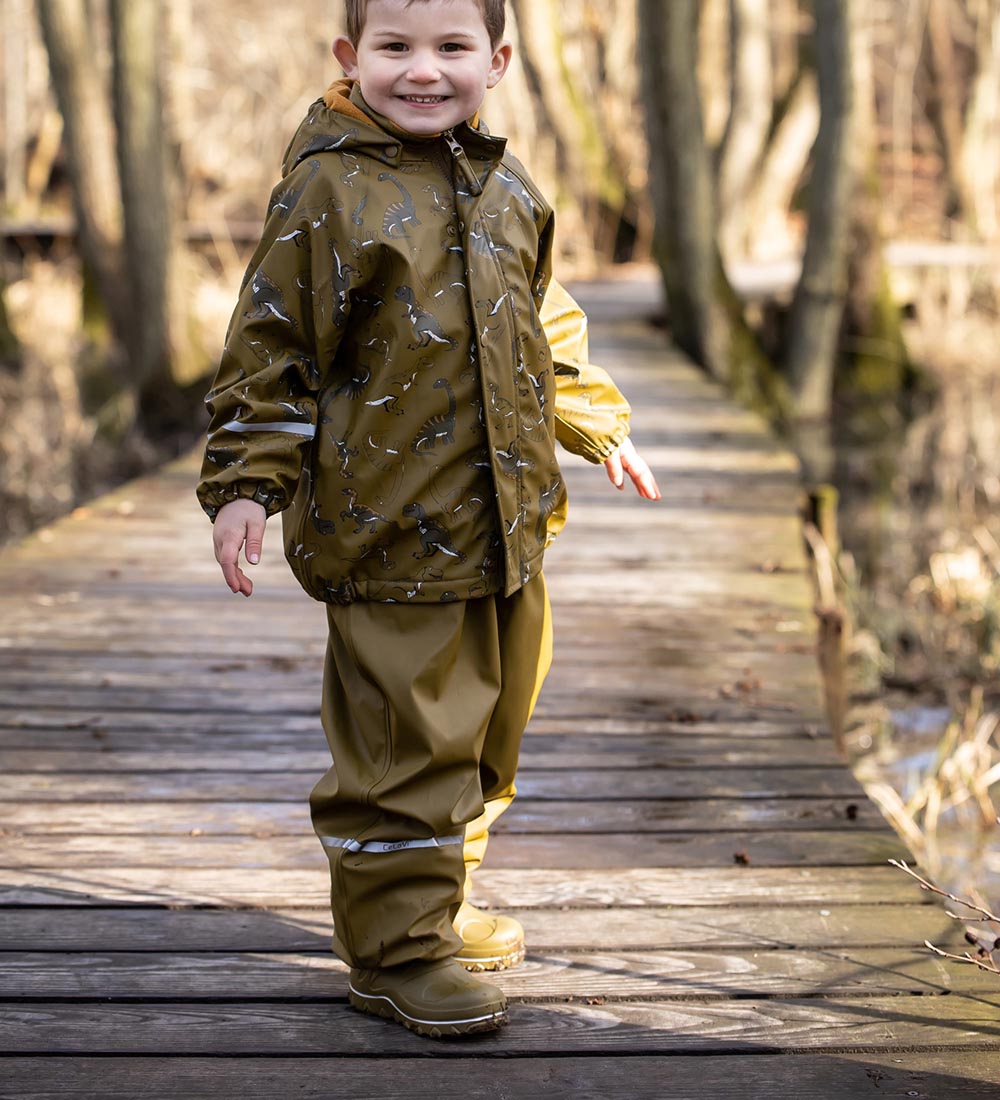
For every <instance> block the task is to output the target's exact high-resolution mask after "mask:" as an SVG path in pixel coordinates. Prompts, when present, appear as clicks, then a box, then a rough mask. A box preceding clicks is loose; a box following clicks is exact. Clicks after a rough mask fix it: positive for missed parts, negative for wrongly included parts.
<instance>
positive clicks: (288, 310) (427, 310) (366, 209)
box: [202, 93, 607, 603]
mask: <svg viewBox="0 0 1000 1100" xmlns="http://www.w3.org/2000/svg"><path fill="white" fill-rule="evenodd" d="M336 94H337V95H339V94H340V93H336ZM359 111H360V112H361V113H360V114H359ZM363 112H364V106H363V104H361V103H360V102H357V103H353V102H352V105H351V106H350V108H346V107H345V108H344V109H343V110H342V111H341V110H340V108H333V107H331V106H329V105H328V104H325V103H322V102H317V104H315V105H313V107H312V108H311V109H310V112H309V116H308V118H307V120H306V123H305V124H304V127H303V128H302V129H301V130H300V132H299V134H298V135H297V136H296V137H295V138H294V139H293V141H292V143H291V145H290V146H289V151H288V153H287V155H286V158H285V166H284V171H285V177H284V181H283V183H281V184H279V186H278V187H276V188H275V190H274V192H273V193H272V202H271V206H270V210H271V211H272V212H273V216H272V217H271V218H269V219H268V222H267V224H266V225H265V229H264V239H263V240H262V241H261V244H260V245H259V246H258V249H257V251H256V252H255V254H254V258H253V260H252V261H251V264H250V266H249V268H248V274H247V276H246V279H245V281H244V283H243V285H242V287H241V297H240V303H239V305H238V307H237V311H236V313H235V314H234V318H233V323H232V325H231V329H230V333H229V335H228V336H227V346H226V350H225V353H224V357H223V365H222V366H221V367H220V375H219V378H218V380H217V383H216V385H215V386H214V387H213V392H212V394H211V398H210V400H211V411H212V415H213V432H212V440H211V442H210V445H209V449H208V451H207V453H206V458H205V463H206V466H205V470H206V472H205V477H204V479H203V484H204V489H203V496H202V499H203V504H204V505H205V506H206V510H211V509H212V508H215V509H216V510H217V509H218V507H220V506H221V505H222V504H223V503H225V502H226V501H227V500H230V499H234V498H235V497H237V496H245V495H247V493H248V491H249V492H253V493H255V494H257V496H256V499H258V500H260V501H261V502H262V503H264V504H265V507H266V508H267V510H268V513H269V514H270V515H273V514H274V513H276V512H279V511H280V512H283V515H282V522H283V525H284V528H285V538H284V540H283V541H284V545H285V547H286V555H287V557H288V558H289V561H290V562H291V564H292V568H293V570H294V571H295V574H296V576H297V577H298V579H299V580H300V582H301V583H302V584H303V586H304V587H305V588H306V589H307V591H308V592H309V593H310V594H311V595H313V596H314V597H315V598H317V599H321V600H327V601H330V602H338V603H341V602H349V601H351V600H354V599H362V600H395V601H406V602H432V601H437V600H443V601H449V600H453V599H470V598H472V597H475V596H485V595H488V594H490V593H494V592H497V591H505V590H506V591H513V590H515V589H516V588H517V587H518V585H519V584H520V583H521V582H522V581H523V579H524V578H525V577H526V576H528V575H530V574H533V573H534V572H537V571H538V570H539V569H540V567H541V548H542V547H541V544H542V540H543V539H545V540H546V541H548V539H550V538H551V537H552V534H554V532H555V531H556V530H557V529H558V522H557V521H558V520H559V519H561V511H560V509H561V507H562V503H563V501H564V500H565V492H564V489H563V486H562V483H561V480H560V479H559V470H558V465H557V463H556V460H555V455H554V449H553V434H554V431H555V429H556V427H557V425H562V424H564V423H567V422H564V421H563V420H562V419H560V420H559V421H558V422H557V421H555V418H554V412H555V404H556V393H557V383H558V387H559V393H563V392H568V390H569V387H568V386H567V385H566V380H565V379H564V378H563V377H561V376H560V375H562V374H565V373H566V370H565V369H564V360H562V359H558V360H553V358H552V356H551V355H550V354H549V350H548V347H547V344H546V339H545V334H544V333H543V331H542V326H541V323H540V320H539V311H540V310H541V309H542V306H543V295H544V293H545V289H546V286H547V283H548V280H549V277H550V265H549V252H550V247H551V244H550V242H551V218H550V214H551V212H550V208H549V207H548V206H547V205H546V203H545V201H544V199H542V198H541V196H540V195H538V194H537V192H536V191H535V190H534V186H533V184H531V182H530V180H529V179H528V177H527V176H526V175H525V174H524V172H523V169H522V168H521V167H520V166H519V165H518V164H517V162H516V161H515V160H514V159H513V158H512V157H509V156H508V155H507V154H506V153H505V152H504V150H503V143H502V141H501V140H499V139H492V138H491V137H489V135H488V134H487V133H486V132H485V130H483V129H479V128H474V127H470V126H468V125H467V124H465V123H462V124H460V126H459V127H456V129H455V131H454V139H455V141H456V144H461V146H462V148H463V149H464V150H465V154H464V155H465V158H466V159H465V161H464V162H463V161H462V160H460V159H457V158H458V157H459V155H460V153H461V150H460V151H459V153H455V154H454V155H453V152H454V151H453V150H450V149H449V147H448V140H446V139H444V138H442V139H436V138H432V139H429V140H422V141H419V142H411V141H407V140H400V138H399V136H398V135H390V134H387V133H385V132H384V131H381V130H380V129H378V127H377V126H376V125H375V124H374V123H372V124H371V125H368V124H367V123H366V121H365V120H364V117H363ZM585 359H586V353H585V352H583V353H582V354H581V355H579V356H577V357H576V359H571V360H569V362H570V365H572V363H573V362H576V361H579V362H585ZM556 364H558V372H559V373H558V374H557V366H556ZM582 388H583V390H584V391H585V389H586V388H585V387H582ZM584 400H585V399H584V397H583V395H582V394H577V393H576V391H575V390H574V391H573V402H574V403H575V404H574V408H579V407H581V406H582V405H583V402H584ZM563 416H565V409H564V408H560V418H562V417H563ZM600 416H601V410H600V409H599V408H597V409H594V410H587V424H589V423H590V422H591V419H592V418H598V417H600ZM244 422H245V423H246V424H248V425H250V424H252V423H254V422H256V423H257V424H258V425H261V426H268V427H270V426H274V427H275V429H276V430H274V431H254V430H252V429H251V428H248V429H247V430H245V431H244V430H243V429H242V428H241V427H240V425H241V423H244ZM606 422H607V421H606V419H605V423H606ZM568 423H569V424H570V430H576V431H579V430H580V429H579V428H578V422H576V421H570V422H568ZM223 429H224V430H223ZM589 430H590V429H589V428H585V429H584V431H589ZM591 438H592V436H591V435H588V436H586V439H587V440H589V439H591ZM604 445H605V444H604V442H603V440H599V441H598V442H597V443H596V444H595V445H594V446H595V447H598V446H600V447H603V446H604ZM587 457H591V456H590V455H589V454H588V455H587ZM249 483H253V489H252V490H248V487H247V486H248V484H249Z"/></svg>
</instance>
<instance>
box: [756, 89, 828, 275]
mask: <svg viewBox="0 0 1000 1100" xmlns="http://www.w3.org/2000/svg"><path fill="white" fill-rule="evenodd" d="M818 130H819V95H818V92H817V89H816V74H815V73H814V72H813V71H812V70H811V69H804V70H803V71H802V72H801V74H800V76H799V79H798V82H797V83H796V84H795V87H794V88H793V90H792V92H791V96H790V99H789V103H788V106H787V108H786V110H785V113H784V114H783V115H782V116H781V120H780V121H779V122H778V125H777V128H776V129H775V131H774V136H773V137H772V138H771V142H770V144H769V145H768V147H767V151H766V152H765V154H764V159H763V162H762V163H761V166H760V170H759V171H758V172H757V173H756V175H755V178H754V180H753V185H752V187H751V189H750V193H749V194H748V196H747V199H746V215H745V218H746V233H747V236H746V251H747V254H748V255H749V256H764V255H765V254H767V253H768V252H770V254H771V255H774V254H775V253H776V252H777V253H778V254H784V253H785V252H786V251H787V250H788V248H787V246H788V245H789V244H790V243H791V242H790V241H789V239H788V234H789V227H788V222H789V212H790V210H791V207H792V201H793V199H794V197H795V191H796V189H797V188H798V186H799V183H800V182H801V180H802V177H803V175H804V174H805V171H806V167H807V166H808V164H809V154H810V153H811V152H812V148H813V145H814V144H815V142H816V134H817V131H818ZM775 246H777V247H775Z"/></svg>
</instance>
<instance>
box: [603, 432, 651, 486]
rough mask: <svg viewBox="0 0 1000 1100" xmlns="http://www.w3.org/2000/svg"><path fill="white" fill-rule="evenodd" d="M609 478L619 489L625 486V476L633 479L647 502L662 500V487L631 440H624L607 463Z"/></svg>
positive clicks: (633, 482)
mask: <svg viewBox="0 0 1000 1100" xmlns="http://www.w3.org/2000/svg"><path fill="white" fill-rule="evenodd" d="M605 466H606V467H607V471H608V477H610V478H611V480H612V481H613V482H614V484H615V485H616V486H617V487H618V488H619V489H621V488H623V487H624V484H625V476H624V475H625V474H626V473H627V474H628V476H629V477H630V478H631V479H632V484H633V485H634V486H635V488H636V492H637V493H638V494H639V496H641V497H643V498H644V499H646V500H660V499H661V494H660V487H659V486H658V485H657V484H656V478H655V477H654V476H653V471H652V470H650V468H649V465H648V463H647V462H646V460H645V459H644V458H643V457H642V456H641V455H640V454H639V452H638V451H637V450H636V449H635V445H634V444H633V443H632V440H631V439H628V438H626V439H624V440H623V441H622V445H621V446H620V447H619V448H618V450H617V451H615V453H614V454H613V455H611V456H609V457H608V459H607V460H606V461H605Z"/></svg>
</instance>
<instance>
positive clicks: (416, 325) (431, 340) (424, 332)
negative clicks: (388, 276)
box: [396, 286, 458, 351]
mask: <svg viewBox="0 0 1000 1100" xmlns="http://www.w3.org/2000/svg"><path fill="white" fill-rule="evenodd" d="M396 301H397V302H403V303H404V305H405V306H406V318H407V320H408V321H409V322H410V324H411V325H412V326H413V333H414V335H415V336H416V338H417V342H416V343H415V344H411V345H410V349H411V350H416V349H417V348H426V347H428V346H429V345H431V344H444V345H445V346H446V347H449V348H451V349H452V350H453V351H454V350H455V349H456V348H457V347H458V344H457V342H456V341H455V340H453V339H452V338H451V337H450V336H449V335H448V334H447V332H445V329H444V326H443V325H442V324H441V322H440V321H439V320H438V319H437V318H436V317H435V316H434V315H433V314H431V313H428V312H427V310H426V309H422V308H421V307H420V306H419V305H418V304H417V299H416V295H415V294H414V293H413V288H412V287H408V286H401V287H397V289H396Z"/></svg>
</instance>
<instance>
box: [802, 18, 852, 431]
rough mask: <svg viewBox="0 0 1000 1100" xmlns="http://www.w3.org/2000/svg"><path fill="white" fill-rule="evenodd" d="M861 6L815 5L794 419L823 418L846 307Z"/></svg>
mask: <svg viewBox="0 0 1000 1100" xmlns="http://www.w3.org/2000/svg"><path fill="white" fill-rule="evenodd" d="M860 3H861V0H815V13H816V38H817V50H816V55H817V61H816V64H817V72H818V77H819V95H820V117H821V122H820V130H819V136H818V138H817V140H816V147H815V153H814V157H813V170H812V185H811V196H810V202H809V232H808V235H807V238H806V250H805V256H804V258H803V262H802V276H801V279H800V280H799V283H798V286H797V287H796V290H795V297H794V300H793V302H792V309H791V315H790V318H789V325H788V334H787V345H786V360H787V365H788V372H789V375H790V378H791V384H792V389H793V395H794V400H795V409H796V415H797V416H798V417H799V418H800V419H816V420H824V419H826V418H827V417H828V416H829V413H830V405H831V399H832V392H833V374H834V366H835V363H836V357H837V348H838V344H839V337H840V330H841V324H842V321H843V316H844V304H845V302H846V300H847V259H848V234H849V230H850V226H851V207H852V198H853V195H854V190H855V187H856V183H857V165H856V163H855V159H854V153H855V150H854V148H853V144H852V143H853V141H854V138H855V133H856V119H857V110H858V96H857V90H856V87H855V76H854V70H853V65H852V59H853V56H854V50H855V49H856V47H857V37H856V36H857V28H858V25H859V4H860Z"/></svg>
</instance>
